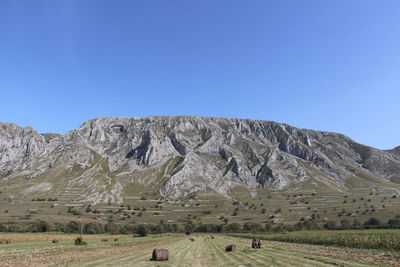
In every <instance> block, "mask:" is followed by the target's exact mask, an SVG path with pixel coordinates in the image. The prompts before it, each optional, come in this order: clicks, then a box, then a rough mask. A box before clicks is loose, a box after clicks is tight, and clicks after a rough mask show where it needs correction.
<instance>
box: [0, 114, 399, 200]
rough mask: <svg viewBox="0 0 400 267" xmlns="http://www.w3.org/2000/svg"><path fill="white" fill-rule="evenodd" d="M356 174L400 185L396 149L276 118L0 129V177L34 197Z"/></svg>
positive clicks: (334, 179) (178, 191)
mask: <svg viewBox="0 0 400 267" xmlns="http://www.w3.org/2000/svg"><path fill="white" fill-rule="evenodd" d="M359 173H367V174H368V175H371V176H372V177H374V179H375V178H376V179H385V180H388V181H392V182H398V181H400V154H399V153H398V148H396V149H393V150H390V151H383V150H378V149H375V148H371V147H368V146H364V145H361V144H358V143H356V142H355V141H353V140H351V139H350V138H348V137H346V136H344V135H341V134H337V133H331V132H321V131H314V130H306V129H299V128H295V127H292V126H290V125H287V124H283V123H277V122H272V121H259V120H250V119H226V118H209V117H198V116H181V117H169V116H153V117H147V118H121V117H107V118H98V119H93V120H89V121H85V122H84V123H83V124H82V125H81V126H80V127H79V128H78V129H75V130H71V131H69V132H68V133H66V134H65V135H57V134H40V133H38V132H37V131H36V130H34V129H33V128H32V127H25V128H22V127H20V126H18V125H16V124H12V123H0V177H1V180H0V181H3V182H4V181H6V182H7V181H8V182H11V181H13V180H16V179H25V180H26V181H37V183H34V184H33V185H32V183H29V185H30V186H29V187H26V188H24V186H23V185H21V186H20V187H21V190H22V191H23V190H27V191H24V192H25V193H28V194H34V193H40V192H52V191H57V190H60V189H59V188H60V187H68V188H74V187H75V188H78V187H79V188H83V191H82V195H81V196H80V197H79V199H86V200H90V201H92V202H94V203H96V202H97V203H98V202H107V201H113V202H116V203H122V201H123V198H124V196H128V195H129V194H130V193H129V190H127V188H128V187H135V188H139V187H141V188H144V189H143V190H149V191H152V192H156V193H159V194H161V195H164V196H168V197H172V198H176V197H180V196H183V195H187V194H190V193H193V192H197V191H206V190H214V191H216V192H218V193H221V194H224V195H226V196H229V191H230V190H231V189H233V188H235V187H237V186H241V187H245V188H247V189H248V190H250V191H252V192H255V191H256V190H258V189H268V190H283V189H287V188H289V187H290V186H293V185H296V184H299V183H304V182H306V181H311V180H313V181H314V182H318V183H323V184H325V185H326V186H328V187H330V188H332V189H333V190H337V191H341V190H346V186H345V181H346V179H349V178H350V177H352V176H357V175H358V174H359Z"/></svg>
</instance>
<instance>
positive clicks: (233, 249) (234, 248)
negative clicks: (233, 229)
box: [225, 245, 236, 252]
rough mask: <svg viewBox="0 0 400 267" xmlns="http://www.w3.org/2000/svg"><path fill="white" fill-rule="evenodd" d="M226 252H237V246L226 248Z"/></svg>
mask: <svg viewBox="0 0 400 267" xmlns="http://www.w3.org/2000/svg"><path fill="white" fill-rule="evenodd" d="M225 251H227V252H229V251H232V252H233V251H236V245H227V246H226V247H225Z"/></svg>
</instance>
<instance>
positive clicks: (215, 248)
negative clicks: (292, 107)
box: [0, 234, 400, 267]
mask: <svg viewBox="0 0 400 267" xmlns="http://www.w3.org/2000/svg"><path fill="white" fill-rule="evenodd" d="M213 236H214V239H212V238H211V235H209V234H198V235H196V234H193V235H191V236H190V237H191V238H194V239H195V241H190V240H189V238H190V237H189V236H186V235H178V234H163V235H156V236H147V237H135V238H132V236H118V237H119V240H118V241H116V242H114V241H113V239H112V236H108V237H109V241H108V242H101V241H100V239H101V238H104V237H106V236H104V235H92V236H85V238H84V239H85V240H87V242H88V245H87V246H74V245H73V242H72V240H71V239H73V238H74V237H75V236H74V235H59V234H50V235H47V234H16V235H13V234H5V235H3V234H1V235H0V238H3V239H5V238H9V239H13V241H14V242H13V243H12V244H9V245H4V244H3V245H0V265H1V266H21V267H24V266H30V267H34V266H285V267H286V266H399V265H400V254H399V253H398V252H395V251H383V250H363V249H347V248H338V247H325V246H316V245H307V244H293V243H282V242H275V241H263V247H262V248H261V249H252V248H251V239H249V238H241V237H233V236H227V235H222V234H217V235H213ZM89 237H90V238H89ZM54 238H57V239H59V240H60V242H59V243H58V244H52V243H51V240H52V239H54ZM228 244H235V245H236V246H237V250H236V251H235V252H225V250H224V248H225V246H226V245H228ZM154 248H166V249H168V250H169V258H170V259H169V260H168V261H166V262H155V261H150V260H149V259H150V258H151V253H152V250H153V249H154Z"/></svg>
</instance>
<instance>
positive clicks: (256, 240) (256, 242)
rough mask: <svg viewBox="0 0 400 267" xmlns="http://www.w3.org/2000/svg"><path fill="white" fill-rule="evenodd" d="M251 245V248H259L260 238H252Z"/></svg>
mask: <svg viewBox="0 0 400 267" xmlns="http://www.w3.org/2000/svg"><path fill="white" fill-rule="evenodd" d="M251 247H252V248H261V240H260V239H259V238H255V237H254V238H253V241H251Z"/></svg>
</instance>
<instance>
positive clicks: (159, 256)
mask: <svg viewBox="0 0 400 267" xmlns="http://www.w3.org/2000/svg"><path fill="white" fill-rule="evenodd" d="M152 260H153V261H167V260H168V249H164V248H156V249H154V250H153V258H152Z"/></svg>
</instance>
